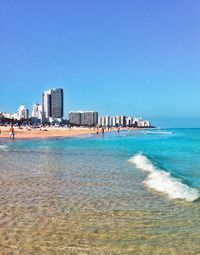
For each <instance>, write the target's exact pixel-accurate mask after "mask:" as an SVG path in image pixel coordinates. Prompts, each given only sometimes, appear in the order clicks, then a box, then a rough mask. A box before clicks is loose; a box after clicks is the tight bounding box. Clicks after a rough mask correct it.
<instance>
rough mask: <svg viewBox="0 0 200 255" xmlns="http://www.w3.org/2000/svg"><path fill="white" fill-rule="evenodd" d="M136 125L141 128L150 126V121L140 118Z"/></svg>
mask: <svg viewBox="0 0 200 255" xmlns="http://www.w3.org/2000/svg"><path fill="white" fill-rule="evenodd" d="M137 126H138V127H141V128H144V127H150V126H151V123H150V122H149V121H148V120H140V121H139V122H138V123H137Z"/></svg>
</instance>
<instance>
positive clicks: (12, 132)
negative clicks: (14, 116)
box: [9, 124, 15, 140]
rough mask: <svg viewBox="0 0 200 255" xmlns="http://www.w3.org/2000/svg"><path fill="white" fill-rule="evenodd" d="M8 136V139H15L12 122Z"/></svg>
mask: <svg viewBox="0 0 200 255" xmlns="http://www.w3.org/2000/svg"><path fill="white" fill-rule="evenodd" d="M9 138H10V140H14V139H15V130H14V127H13V124H11V125H10V128H9Z"/></svg>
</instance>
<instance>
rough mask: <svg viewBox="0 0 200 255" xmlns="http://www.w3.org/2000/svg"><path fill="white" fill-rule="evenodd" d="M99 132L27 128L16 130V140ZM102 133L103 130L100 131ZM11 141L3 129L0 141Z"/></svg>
mask: <svg viewBox="0 0 200 255" xmlns="http://www.w3.org/2000/svg"><path fill="white" fill-rule="evenodd" d="M138 129H139V128H133V129H131V130H138ZM121 130H128V129H127V128H121ZM111 131H117V130H116V129H110V130H108V129H105V131H104V132H105V133H106V132H111ZM96 132H97V130H96V129H94V128H78V127H75V128H71V129H69V128H54V127H53V128H52V127H47V128H46V127H45V128H41V129H27V128H22V129H19V128H15V139H16V140H18V139H48V138H65V137H74V136H81V135H96ZM99 134H102V133H101V129H100V131H99ZM1 138H3V139H6V138H7V139H9V136H8V127H1V134H0V139H1Z"/></svg>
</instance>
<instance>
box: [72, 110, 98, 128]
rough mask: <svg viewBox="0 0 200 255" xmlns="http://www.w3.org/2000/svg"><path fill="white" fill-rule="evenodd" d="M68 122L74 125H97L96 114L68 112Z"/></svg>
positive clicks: (90, 112) (91, 112)
mask: <svg viewBox="0 0 200 255" xmlns="http://www.w3.org/2000/svg"><path fill="white" fill-rule="evenodd" d="M69 122H70V123H71V124H76V125H85V126H96V125H97V124H98V112H94V111H74V112H69Z"/></svg>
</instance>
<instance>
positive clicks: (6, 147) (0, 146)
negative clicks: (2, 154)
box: [0, 144, 8, 151]
mask: <svg viewBox="0 0 200 255" xmlns="http://www.w3.org/2000/svg"><path fill="white" fill-rule="evenodd" d="M0 150H2V151H8V146H7V145H6V144H2V145H0Z"/></svg>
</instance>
